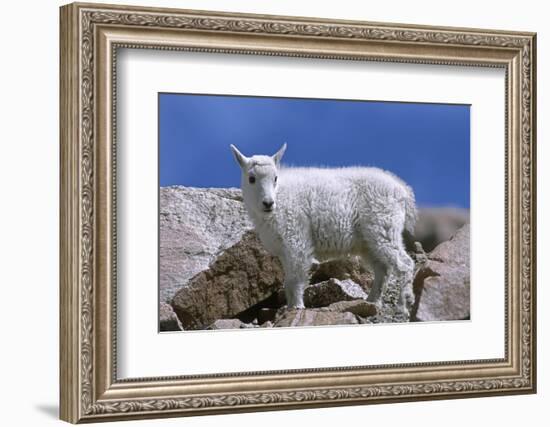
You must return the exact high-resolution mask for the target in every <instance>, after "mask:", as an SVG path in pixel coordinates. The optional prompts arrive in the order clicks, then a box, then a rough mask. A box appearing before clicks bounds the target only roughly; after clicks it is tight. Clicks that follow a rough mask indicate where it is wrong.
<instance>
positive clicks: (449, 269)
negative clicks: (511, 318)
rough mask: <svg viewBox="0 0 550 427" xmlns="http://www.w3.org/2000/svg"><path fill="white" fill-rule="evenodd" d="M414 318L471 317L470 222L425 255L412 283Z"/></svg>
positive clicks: (455, 318) (431, 319) (459, 318)
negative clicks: (425, 258)
mask: <svg viewBox="0 0 550 427" xmlns="http://www.w3.org/2000/svg"><path fill="white" fill-rule="evenodd" d="M413 288H414V294H415V303H414V305H413V308H412V313H411V314H412V318H413V320H420V321H436V320H462V319H467V318H469V317H470V225H469V224H466V225H465V226H464V227H462V228H461V229H460V230H459V231H457V232H456V234H455V235H454V236H453V237H452V238H451V239H450V240H449V241H447V242H444V243H441V244H440V245H439V246H438V247H437V248H435V249H434V250H433V251H432V252H431V253H429V254H428V259H427V261H426V262H425V263H424V264H423V265H421V266H419V269H418V271H417V273H416V276H415V279H414V283H413Z"/></svg>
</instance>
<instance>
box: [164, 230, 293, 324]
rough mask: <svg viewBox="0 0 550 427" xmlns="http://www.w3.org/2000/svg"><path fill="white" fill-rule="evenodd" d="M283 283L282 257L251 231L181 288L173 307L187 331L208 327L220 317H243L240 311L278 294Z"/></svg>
mask: <svg viewBox="0 0 550 427" xmlns="http://www.w3.org/2000/svg"><path fill="white" fill-rule="evenodd" d="M282 286H283V271H282V267H281V264H280V262H279V260H278V259H277V258H275V257H273V256H271V255H270V254H268V252H267V251H266V250H265V249H264V248H263V246H262V245H261V243H260V241H259V240H258V238H257V237H256V235H255V233H254V232H252V231H249V232H247V233H245V234H244V235H243V237H242V240H241V241H240V242H239V243H237V244H235V245H233V246H232V247H230V248H229V249H227V250H226V251H225V252H224V253H223V254H222V255H220V256H219V257H218V258H217V259H216V261H215V262H214V263H212V264H211V265H210V268H209V269H207V270H205V271H203V272H201V273H199V274H198V275H196V276H195V277H193V278H192V279H191V280H190V281H189V283H188V285H187V286H185V287H183V288H182V289H180V290H179V291H178V292H177V293H176V295H175V296H174V298H173V300H172V306H173V307H174V310H175V312H176V314H177V315H178V317H179V319H180V320H181V322H182V324H183V327H184V328H185V329H186V330H187V329H204V328H206V327H208V326H209V325H211V324H212V323H213V322H215V321H216V320H218V319H228V318H239V314H240V313H242V312H245V311H247V310H250V308H251V307H253V306H256V305H258V304H260V303H261V302H262V301H264V300H266V299H269V298H270V297H273V295H275V297H276V294H277V292H278V291H279V289H280V288H281V287H282Z"/></svg>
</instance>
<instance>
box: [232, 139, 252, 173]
mask: <svg viewBox="0 0 550 427" xmlns="http://www.w3.org/2000/svg"><path fill="white" fill-rule="evenodd" d="M230 147H231V151H232V152H233V156H235V160H237V163H238V164H239V166H240V167H241V168H242V169H244V168H245V167H246V165H247V164H248V157H246V156H245V155H244V154H243V153H241V152H240V151H239V150H237V147H235V146H234V145H233V144H231V145H230Z"/></svg>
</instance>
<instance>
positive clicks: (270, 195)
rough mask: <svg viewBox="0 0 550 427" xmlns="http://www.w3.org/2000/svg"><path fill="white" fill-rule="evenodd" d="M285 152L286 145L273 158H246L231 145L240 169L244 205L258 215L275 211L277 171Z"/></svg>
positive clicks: (260, 156) (257, 156)
mask: <svg viewBox="0 0 550 427" xmlns="http://www.w3.org/2000/svg"><path fill="white" fill-rule="evenodd" d="M285 150H286V144H284V145H283V146H282V147H281V148H280V150H279V151H277V153H275V154H274V155H273V156H262V155H256V156H252V157H246V156H245V155H243V154H242V153H241V152H240V151H239V150H238V149H237V147H235V146H234V145H231V151H233V155H234V156H235V160H237V163H238V164H239V166H240V167H241V189H242V192H243V200H244V203H245V205H246V207H247V208H248V209H251V210H253V211H254V212H255V213H256V214H258V215H268V214H269V213H271V212H272V211H273V209H275V206H276V202H277V179H278V176H277V175H278V169H279V165H280V163H281V158H282V157H283V154H284V152H285Z"/></svg>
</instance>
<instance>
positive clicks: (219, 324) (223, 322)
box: [206, 319, 245, 330]
mask: <svg viewBox="0 0 550 427" xmlns="http://www.w3.org/2000/svg"><path fill="white" fill-rule="evenodd" d="M243 325H245V324H244V323H243V322H241V321H240V320H239V319H218V320H216V321H215V322H214V323H212V324H211V325H210V326H208V327H207V328H206V329H209V330H216V329H241V328H242V327H243Z"/></svg>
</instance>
